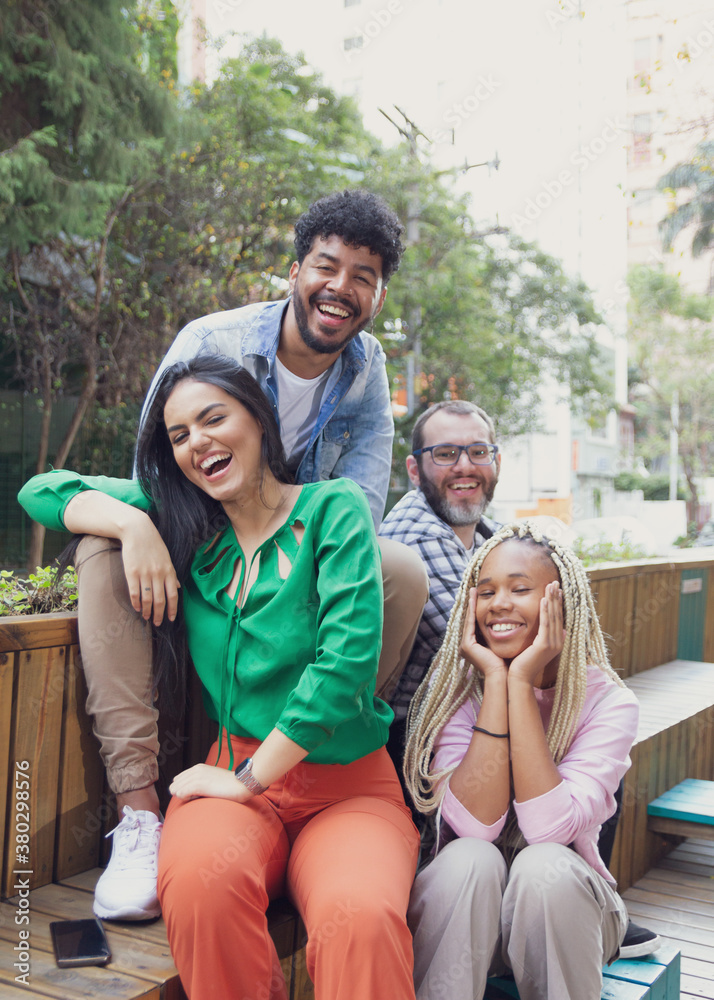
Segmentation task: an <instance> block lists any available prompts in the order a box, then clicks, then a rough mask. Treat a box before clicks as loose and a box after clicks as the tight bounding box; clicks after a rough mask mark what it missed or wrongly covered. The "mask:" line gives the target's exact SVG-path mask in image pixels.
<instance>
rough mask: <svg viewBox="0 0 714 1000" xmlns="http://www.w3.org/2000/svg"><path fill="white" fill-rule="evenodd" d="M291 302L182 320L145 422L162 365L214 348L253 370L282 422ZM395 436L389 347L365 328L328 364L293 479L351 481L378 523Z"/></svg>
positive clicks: (183, 359) (386, 487) (384, 499)
mask: <svg viewBox="0 0 714 1000" xmlns="http://www.w3.org/2000/svg"><path fill="white" fill-rule="evenodd" d="M288 301H289V300H288ZM287 304H288V303H287V301H285V300H283V301H281V302H260V303H256V304H254V305H249V306H243V307H242V308H240V309H231V310H226V311H225V312H218V313H212V314H211V315H210V316H204V317H202V318H201V319H196V320H194V321H193V322H191V323H189V324H188V325H187V326H185V327H184V328H183V330H181V332H180V333H179V334H178V336H177V337H176V339H175V340H174V342H173V344H172V345H171V347H170V348H169V350H168V352H167V354H166V357H165V358H164V360H163V361H162V362H161V365H160V366H159V368H158V370H157V372H156V375H154V379H153V381H152V383H151V386H150V387H149V392H148V393H147V396H146V402H145V403H144V409H143V411H142V417H141V419H142V423H143V420H144V417H145V415H146V412H147V410H148V407H149V405H150V402H151V400H152V398H153V395H154V392H155V391H156V386H157V384H158V381H159V379H160V377H161V375H162V374H163V372H164V369H166V368H167V367H168V366H169V365H172V364H174V363H175V362H176V361H188V360H190V359H191V358H194V357H196V355H197V354H200V353H203V352H210V353H213V354H225V355H228V356H229V357H231V358H235V360H236V361H238V362H240V364H241V365H243V367H244V368H246V369H247V371H249V372H250V373H251V375H253V377H254V378H255V379H256V380H257V381H258V383H259V385H260V387H261V389H262V390H263V392H264V393H265V394H266V396H267V397H268V399H269V400H270V403H271V405H272V407H273V413H274V414H275V419H276V420H277V421H278V426H279V425H280V418H279V416H278V385H277V378H276V374H275V355H276V353H277V350H278V341H279V339H280V328H281V325H282V321H283V315H284V313H285V309H286V308H287ZM393 437H394V422H393V420H392V407H391V400H390V394H389V382H388V379H387V373H386V369H385V356H384V351H383V350H382V348H381V346H380V344H379V341H378V340H377V339H376V338H375V337H373V336H372V335H371V334H369V333H365V332H362V333H360V334H358V335H357V336H356V337H355V338H354V339H353V340H351V341H350V343H349V344H348V345H347V347H346V348H345V349H344V351H343V352H342V353H341V354H340V356H339V358H338V359H337V360H336V361H335V363H334V364H333V365H332V368H331V369H330V375H329V378H328V380H327V384H326V386H325V391H324V394H323V398H322V406H321V408H320V413H319V416H318V418H317V423H316V424H315V427H314V429H313V432H312V435H311V436H310V440H309V441H308V444H307V448H306V450H305V454H304V455H303V458H302V461H301V462H300V465H299V467H298V470H297V472H296V474H295V481H296V482H298V483H315V482H319V481H321V480H323V479H339V478H340V477H342V476H345V477H346V478H347V479H353V480H354V481H355V482H356V483H357V484H358V485H359V486H361V487H362V489H363V490H364V492H365V494H366V495H367V500H368V501H369V506H370V510H371V511H372V517H373V518H374V522H375V526H376V527H379V523H380V521H381V519H382V514H383V513H384V504H385V501H386V498H387V489H388V487H389V476H390V470H391V462H392V439H393Z"/></svg>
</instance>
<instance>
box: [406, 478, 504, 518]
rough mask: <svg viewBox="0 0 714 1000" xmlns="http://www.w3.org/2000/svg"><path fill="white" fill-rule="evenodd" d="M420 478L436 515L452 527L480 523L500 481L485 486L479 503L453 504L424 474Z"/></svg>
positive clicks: (424, 492)
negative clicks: (445, 498) (487, 486)
mask: <svg viewBox="0 0 714 1000" xmlns="http://www.w3.org/2000/svg"><path fill="white" fill-rule="evenodd" d="M420 480H421V482H420V486H421V491H422V493H423V494H424V496H425V497H426V499H427V502H428V504H429V506H430V507H431V509H432V510H433V511H434V513H435V514H436V516H437V517H440V518H441V520H442V521H444V522H445V523H446V524H448V525H449V526H450V527H457V528H461V527H463V526H464V525H465V524H473V525H474V527H475V526H476V525H477V524H478V522H479V521H480V520H481V516H482V515H483V512H484V511H485V510H486V508H487V507H488V505H489V504H490V503H491V501H492V500H493V494H494V491H495V489H496V482H498V480H495V481H494V482H493V483H491V486H490V487H489V488H488V489H486V488H484V494H483V499H482V500H479V501H478V503H472V504H453V503H449V501H448V500H444V498H443V497H442V496H441V494H440V493H439V491H438V490H437V488H436V487H435V486H434V484H433V483H432V481H431V480H430V479H427V478H426V477H425V476H424V475H423V474H422V475H421V477H420Z"/></svg>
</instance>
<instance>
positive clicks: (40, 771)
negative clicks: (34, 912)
mask: <svg viewBox="0 0 714 1000" xmlns="http://www.w3.org/2000/svg"><path fill="white" fill-rule="evenodd" d="M64 662H65V650H64V647H62V646H58V647H54V648H51V649H37V650H32V651H30V652H25V653H20V654H19V657H18V663H17V681H16V684H15V697H16V704H15V705H14V707H13V711H14V718H13V725H12V728H13V734H14V739H13V746H12V747H11V753H10V759H11V760H12V761H24V760H27V761H29V762H30V769H29V780H30V800H29V804H30V831H31V832H30V836H31V841H30V867H31V870H32V874H31V876H30V879H31V881H30V885H31V887H32V888H34V887H35V886H38V885H44V884H46V883H47V882H49V881H51V879H52V869H53V857H54V841H55V827H56V821H55V816H56V812H57V781H58V774H59V753H58V748H59V746H60V734H61V729H62V694H63V689H64ZM13 808H14V810H15V812H17V807H12V806H11V809H13ZM15 818H16V817H15V816H13V815H11V817H10V823H9V824H8V841H9V843H10V844H12V843H13V842H14V839H15V826H14V821H15ZM13 867H14V863H13V859H12V855H8V857H7V858H6V867H5V872H4V877H3V892H4V894H5V895H12V894H13V888H12V887H13V885H14V881H15V878H16V876H14V875H13V874H12V869H13Z"/></svg>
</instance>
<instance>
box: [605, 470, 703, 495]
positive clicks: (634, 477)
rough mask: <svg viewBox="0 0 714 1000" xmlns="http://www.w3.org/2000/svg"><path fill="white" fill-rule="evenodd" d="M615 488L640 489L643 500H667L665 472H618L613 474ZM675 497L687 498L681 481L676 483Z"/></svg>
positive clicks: (625, 489) (625, 490)
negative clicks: (647, 474)
mask: <svg viewBox="0 0 714 1000" xmlns="http://www.w3.org/2000/svg"><path fill="white" fill-rule="evenodd" d="M615 489H616V490H622V492H623V493H629V492H630V490H642V493H643V499H645V500H669V476H668V475H667V474H666V473H665V474H664V475H663V474H661V473H660V474H659V475H652V476H642V475H640V474H639V473H637V472H618V474H617V475H616V476H615ZM677 499H678V500H686V499H687V491H686V490H685V489H683V487H682V485H681V483H680V484H678V485H677Z"/></svg>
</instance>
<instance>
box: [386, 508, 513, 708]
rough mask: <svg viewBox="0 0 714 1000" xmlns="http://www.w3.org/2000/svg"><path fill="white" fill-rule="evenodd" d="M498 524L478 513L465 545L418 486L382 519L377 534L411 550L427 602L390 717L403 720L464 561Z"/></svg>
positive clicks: (433, 651)
mask: <svg viewBox="0 0 714 1000" xmlns="http://www.w3.org/2000/svg"><path fill="white" fill-rule="evenodd" d="M497 528H498V525H497V524H496V523H495V522H494V521H491V520H489V519H488V518H485V517H482V518H481V520H480V521H479V523H478V525H477V527H476V530H475V531H474V544H473V546H472V547H471V548H470V549H467V548H466V546H465V545H464V543H463V542H462V541H461V539H460V538H459V536H458V535H457V534H456V532H455V531H454V529H453V528H452V527H450V526H449V525H448V524H447V523H446V522H445V521H442V520H441V518H440V517H437V515H436V514H435V513H434V511H433V509H432V508H431V507H430V506H429V503H428V502H427V499H426V497H425V496H424V494H423V493H422V491H421V490H420V489H416V490H411V491H410V492H409V493H407V494H406V495H405V496H403V497H402V498H401V500H399V501H398V503H397V504H395V506H394V507H393V508H392V510H390V512H389V513H388V514H387V516H386V517H385V519H384V521H383V522H382V526H381V528H380V529H379V533H380V535H384V536H385V538H393V539H394V540H395V541H397V542H403V543H404V544H405V545H409V546H412V547H413V548H415V549H416V550H417V552H418V553H419V555H420V556H421V557H422V559H423V560H424V563H425V565H426V571H427V574H428V576H429V600H428V601H427V602H426V605H425V606H424V613H423V614H422V618H421V622H420V623H419V628H418V630H417V634H416V639H415V640H414V647H413V649H412V651H411V655H410V657H409V661H408V662H407V665H406V667H405V668H404V672H403V673H402V676H401V678H400V680H399V683H398V684H397V687H396V689H395V691H394V694H393V695H392V698H391V701H390V704H391V706H392V708H393V709H394V717H395V719H403V718H406V714H407V709H408V708H409V702H410V701H411V699H412V697H413V695H414V692H415V691H416V689H417V688H418V687H419V685H420V684H421V682H422V680H423V679H424V675H425V674H426V672H427V670H428V669H429V664H430V663H431V661H432V659H433V657H434V656H435V654H436V653H437V651H438V649H439V646H440V645H441V641H442V639H443V638H444V633H445V632H446V626H447V623H448V621H449V615H450V614H451V609H452V608H453V606H454V601H455V600H456V592H457V590H458V589H459V584H460V583H461V578H462V576H463V575H464V570H465V569H466V564H467V563H468V561H469V559H470V558H471V556H472V555H473V553H474V550H475V549H477V548H478V547H479V546H480V545H483V543H484V542H485V541H486V539H487V538H490V537H491V535H492V534H493V533H494V531H496V530H497Z"/></svg>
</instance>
